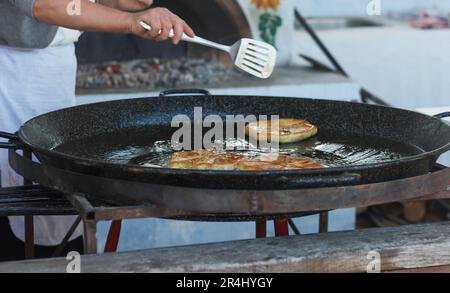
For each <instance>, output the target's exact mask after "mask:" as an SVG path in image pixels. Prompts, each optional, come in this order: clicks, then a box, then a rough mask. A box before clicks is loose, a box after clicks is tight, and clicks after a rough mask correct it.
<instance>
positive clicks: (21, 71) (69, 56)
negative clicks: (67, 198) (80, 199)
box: [0, 30, 82, 246]
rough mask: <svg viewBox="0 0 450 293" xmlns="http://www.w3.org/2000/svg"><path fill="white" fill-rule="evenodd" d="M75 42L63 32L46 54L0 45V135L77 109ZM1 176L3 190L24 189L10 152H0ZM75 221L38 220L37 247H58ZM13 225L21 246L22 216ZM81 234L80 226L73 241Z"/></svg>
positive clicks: (12, 219)
mask: <svg viewBox="0 0 450 293" xmlns="http://www.w3.org/2000/svg"><path fill="white" fill-rule="evenodd" d="M72 36H76V35H74V34H72ZM74 40H75V39H73V40H70V41H69V40H68V39H67V31H66V30H59V31H58V33H57V35H56V37H55V40H54V41H53V43H52V45H51V46H50V47H48V48H45V49H33V50H23V49H16V48H11V47H5V46H0V130H3V131H7V132H12V133H13V132H16V131H17V130H18V129H19V127H20V126H21V125H22V124H23V123H24V122H26V121H27V120H29V119H31V118H33V117H35V116H37V115H40V114H43V113H47V112H49V111H54V110H57V109H61V108H66V107H70V106H73V105H75V80H76V69H77V61H76V57H75V48H74V44H73V41H74ZM0 171H1V184H2V186H3V187H7V186H15V185H22V184H23V179H22V178H21V177H20V176H18V175H17V174H15V173H14V171H13V170H12V169H11V168H10V167H9V164H8V159H7V151H6V150H0ZM75 219H76V217H73V216H45V217H41V216H39V217H34V231H35V243H36V244H37V245H45V246H50V245H58V244H59V243H60V242H61V241H62V239H63V238H64V236H65V234H66V233H67V231H68V230H69V228H70V226H71V225H72V224H73V222H74V221H75ZM9 220H10V224H11V228H12V230H13V232H14V234H15V235H16V236H17V237H18V238H19V239H21V240H22V241H23V240H24V239H25V237H24V217H10V218H9ZM0 233H1V231H0ZM81 233H82V229H81V226H79V227H78V229H77V231H76V232H75V233H74V235H73V237H72V239H74V238H76V237H78V236H80V235H81ZM0 239H1V235H0Z"/></svg>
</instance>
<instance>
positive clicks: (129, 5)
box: [97, 0, 153, 11]
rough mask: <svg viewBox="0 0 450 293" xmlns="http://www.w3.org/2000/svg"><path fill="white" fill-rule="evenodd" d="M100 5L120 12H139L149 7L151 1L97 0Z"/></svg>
mask: <svg viewBox="0 0 450 293" xmlns="http://www.w3.org/2000/svg"><path fill="white" fill-rule="evenodd" d="M97 2H98V3H100V4H103V5H106V6H109V7H112V8H117V9H120V10H127V11H133V10H141V9H145V8H148V7H150V6H151V5H152V4H153V0H98V1H97Z"/></svg>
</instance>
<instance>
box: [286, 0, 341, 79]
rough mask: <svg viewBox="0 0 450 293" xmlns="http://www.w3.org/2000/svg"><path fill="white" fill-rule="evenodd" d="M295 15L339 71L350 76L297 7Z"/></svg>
mask: <svg viewBox="0 0 450 293" xmlns="http://www.w3.org/2000/svg"><path fill="white" fill-rule="evenodd" d="M294 11H295V17H296V18H297V20H298V21H299V22H300V23H301V24H302V26H303V27H304V28H305V30H306V31H307V32H308V34H309V35H310V36H311V38H312V39H313V40H314V42H316V44H317V45H318V46H319V48H320V50H322V52H323V53H324V54H325V56H327V58H328V60H330V62H331V63H332V64H333V66H334V67H335V68H336V70H337V71H339V72H340V73H341V74H342V75H345V76H347V77H348V74H347V73H346V72H345V70H344V69H343V68H342V66H341V65H340V64H339V62H338V61H337V60H336V58H334V56H333V55H332V54H331V52H330V50H328V48H327V47H326V46H325V44H324V43H323V42H322V40H321V39H320V38H319V36H318V35H317V34H316V32H315V31H314V29H313V28H312V27H311V26H310V25H309V23H308V22H307V21H306V19H305V18H304V17H303V15H301V13H300V12H299V11H298V9H295V10H294Z"/></svg>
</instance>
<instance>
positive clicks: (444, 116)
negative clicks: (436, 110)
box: [434, 112, 450, 119]
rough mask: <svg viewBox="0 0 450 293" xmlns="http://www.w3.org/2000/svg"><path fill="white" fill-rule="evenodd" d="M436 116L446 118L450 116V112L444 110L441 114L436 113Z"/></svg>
mask: <svg viewBox="0 0 450 293" xmlns="http://www.w3.org/2000/svg"><path fill="white" fill-rule="evenodd" d="M434 117H436V118H441V119H442V118H446V117H450V112H444V113H440V114H437V115H434Z"/></svg>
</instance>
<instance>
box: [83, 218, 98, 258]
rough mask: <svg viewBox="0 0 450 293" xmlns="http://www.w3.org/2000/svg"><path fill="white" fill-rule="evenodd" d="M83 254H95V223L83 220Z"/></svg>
mask: <svg viewBox="0 0 450 293" xmlns="http://www.w3.org/2000/svg"><path fill="white" fill-rule="evenodd" d="M83 224H84V254H96V253H97V236H96V234H97V222H96V221H89V220H84V221H83Z"/></svg>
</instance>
